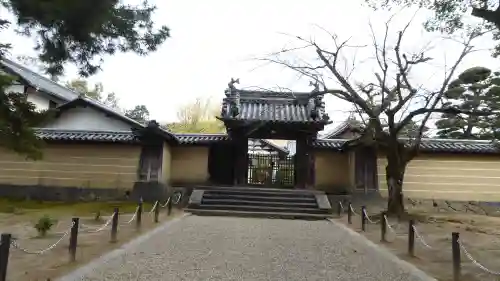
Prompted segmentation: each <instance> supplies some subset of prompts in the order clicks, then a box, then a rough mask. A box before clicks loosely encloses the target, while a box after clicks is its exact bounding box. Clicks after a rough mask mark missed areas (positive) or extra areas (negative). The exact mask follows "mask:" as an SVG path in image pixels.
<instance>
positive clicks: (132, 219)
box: [121, 206, 139, 225]
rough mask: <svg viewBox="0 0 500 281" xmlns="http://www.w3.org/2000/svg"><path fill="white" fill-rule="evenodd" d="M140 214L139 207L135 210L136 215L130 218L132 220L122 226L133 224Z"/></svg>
mask: <svg viewBox="0 0 500 281" xmlns="http://www.w3.org/2000/svg"><path fill="white" fill-rule="evenodd" d="M138 212H139V206H137V208H136V209H135V212H134V215H133V216H132V217H131V218H130V220H129V221H127V222H126V223H123V224H121V225H127V224H131V223H132V222H133V221H134V220H135V218H136V217H137V213H138Z"/></svg>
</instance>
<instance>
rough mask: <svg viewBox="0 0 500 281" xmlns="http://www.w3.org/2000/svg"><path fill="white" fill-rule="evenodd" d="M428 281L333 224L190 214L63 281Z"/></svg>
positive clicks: (358, 237)
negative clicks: (86, 270) (78, 274)
mask: <svg viewBox="0 0 500 281" xmlns="http://www.w3.org/2000/svg"><path fill="white" fill-rule="evenodd" d="M423 278H424V277H423V276H421V275H419V274H416V273H415V272H413V271H412V270H411V269H408V268H406V267H405V266H401V265H400V264H399V263H398V262H396V261H395V260H394V259H393V258H390V257H388V256H387V254H386V253H383V252H381V251H380V250H378V249H377V248H374V247H372V246H370V245H368V244H367V242H366V240H365V239H364V238H362V237H360V236H358V235H355V234H353V233H352V232H349V231H347V230H346V229H345V228H343V227H341V226H339V225H337V224H334V223H332V222H329V221H302V220H278V219H258V218H233V217H198V216H188V217H186V218H184V219H182V220H180V221H178V222H177V223H175V224H172V225H170V226H168V227H164V228H163V229H162V230H160V231H157V232H156V233H154V234H153V235H152V236H151V237H149V238H148V239H146V240H145V241H142V242H140V243H138V244H136V245H133V246H130V247H129V248H127V249H126V250H125V251H123V252H122V253H121V254H120V255H118V256H116V257H113V258H111V259H109V260H108V261H102V262H99V263H98V265H97V266H96V267H95V268H92V270H91V271H90V272H87V273H85V274H84V276H83V277H82V276H75V274H73V276H71V277H65V278H62V279H61V281H70V280H75V281H76V280H86V281H91V280H95V281H97V280H99V281H103V280H141V281H142V280H144V281H146V280H147V281H157V280H158V281H160V280H169V281H170V280H172V281H175V280H189V281H194V280H252V281H254V280H300V281H302V280H322V281H323V280H348V281H353V280H363V281H371V280H373V281H380V280H384V281H392V280H401V281H417V280H429V279H423ZM430 280H432V279H430Z"/></svg>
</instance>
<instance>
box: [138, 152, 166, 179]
mask: <svg viewBox="0 0 500 281" xmlns="http://www.w3.org/2000/svg"><path fill="white" fill-rule="evenodd" d="M162 152H163V147H162V146H161V145H148V146H144V147H143V148H142V151H141V160H140V164H139V171H138V177H139V180H140V181H158V180H159V179H160V176H161V168H162Z"/></svg>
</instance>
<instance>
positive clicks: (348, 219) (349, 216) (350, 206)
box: [347, 202, 352, 224]
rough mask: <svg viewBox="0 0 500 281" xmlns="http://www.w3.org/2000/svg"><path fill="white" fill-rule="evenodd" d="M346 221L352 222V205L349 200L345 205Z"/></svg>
mask: <svg viewBox="0 0 500 281" xmlns="http://www.w3.org/2000/svg"><path fill="white" fill-rule="evenodd" d="M347 223H348V224H352V205H351V202H349V204H348V205H347Z"/></svg>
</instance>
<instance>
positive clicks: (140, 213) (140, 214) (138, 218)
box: [136, 198, 142, 228]
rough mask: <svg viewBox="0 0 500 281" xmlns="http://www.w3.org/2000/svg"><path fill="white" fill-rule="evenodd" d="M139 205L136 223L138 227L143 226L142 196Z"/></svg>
mask: <svg viewBox="0 0 500 281" xmlns="http://www.w3.org/2000/svg"><path fill="white" fill-rule="evenodd" d="M137 206H138V208H137V221H136V222H137V224H136V227H137V228H140V227H141V223H142V198H141V200H140V201H139V204H138V205H137Z"/></svg>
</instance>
